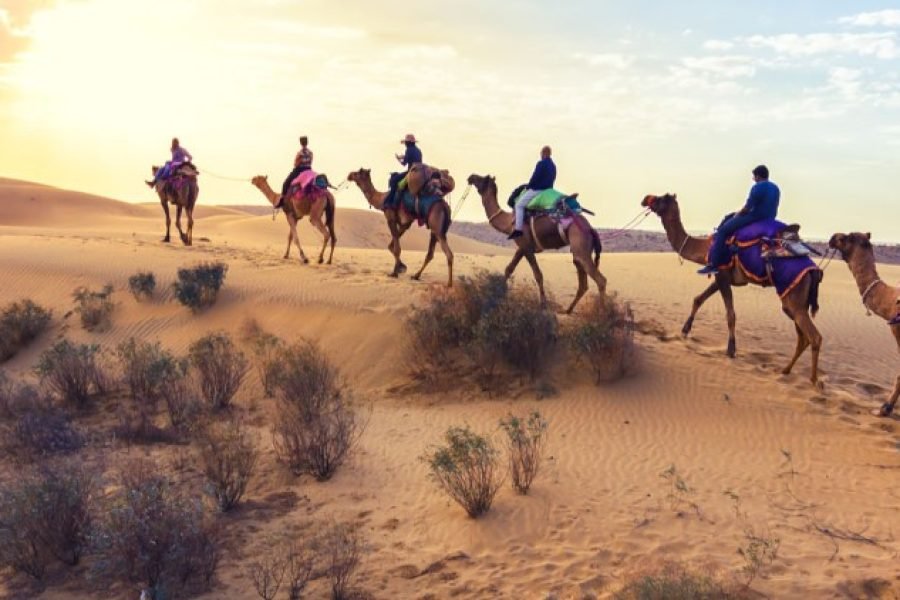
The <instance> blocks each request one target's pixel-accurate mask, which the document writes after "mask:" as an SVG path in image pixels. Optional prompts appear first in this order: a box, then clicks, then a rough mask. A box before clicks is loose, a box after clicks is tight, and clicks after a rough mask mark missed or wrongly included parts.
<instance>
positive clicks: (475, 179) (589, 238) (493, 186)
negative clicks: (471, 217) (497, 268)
mask: <svg viewBox="0 0 900 600" xmlns="http://www.w3.org/2000/svg"><path fill="white" fill-rule="evenodd" d="M468 182H469V185H473V186H475V189H476V190H477V191H478V194H479V195H480V196H481V203H482V205H484V211H485V213H486V214H487V217H488V222H489V223H490V224H491V225H492V226H493V227H494V229H496V230H497V231H499V232H501V233H507V234H508V233H510V232H511V231H512V230H513V226H514V225H515V215H514V214H513V213H511V212H506V211H505V210H503V209H502V208H500V203H499V202H498V201H497V182H496V180H495V178H493V177H491V176H490V175H487V176H484V177H482V176H481V175H474V174H473V175H469V179H468ZM529 225H530V226H529ZM522 233H523V235H522V237H520V238H516V246H517V247H516V254H515V255H514V256H513V259H512V260H511V261H510V263H509V265H507V267H506V271H505V275H506V278H507V279H509V278H510V277H512V274H513V271H515V270H516V267H517V266H518V264H519V261H521V260H522V258H523V257H524V258H525V260H527V261H528V264H529V265H531V270H532V272H533V273H534V280H535V281H536V282H537V285H538V290H540V293H541V304H544V305H546V303H547V296H546V295H545V293H544V275H543V273H541V268H540V267H539V266H538V263H537V258H535V256H534V255H535V254H536V253H538V252H542V251H544V250H546V249H551V250H555V249H557V248H565V247H566V246H569V250H570V251H571V252H572V262H573V263H575V269H576V270H577V271H578V291H577V292H575V299H574V300H572V304H570V305H569V308H568V309H566V313H571V312H572V311H573V310H574V309H575V305H576V304H578V301H579V300H581V297H582V296H584V294H585V292H587V289H588V282H587V278H588V276H590V278H591V279H593V280H594V282H595V283H596V284H597V290H598V291H599V292H600V295H601V296H602V295H604V294H606V277H604V276H603V274H602V273H600V271H599V269H598V268H597V267H598V266H599V264H600V251H601V250H602V246H601V244H600V237H599V236H598V235H597V232H596V231H595V230H594V228H593V227H591V224H590V223H588V220H587V219H586V218H584V216H583V215H581V214H579V215H575V217H574V223H573V224H572V226H570V227H569V229H568V230H567V231H565V232H562V231H560V228H559V226H558V224H557V223H556V221H554V220H553V219H551V218H550V217H548V216H546V215H542V216H539V217H537V218H534V219H531V220H530V224H526V227H525V230H524V231H523V232H522ZM592 255H593V256H592Z"/></svg>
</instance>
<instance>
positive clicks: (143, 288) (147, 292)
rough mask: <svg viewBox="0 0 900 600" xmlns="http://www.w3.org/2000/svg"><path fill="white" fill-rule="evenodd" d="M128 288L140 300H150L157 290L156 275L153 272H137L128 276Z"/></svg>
mask: <svg viewBox="0 0 900 600" xmlns="http://www.w3.org/2000/svg"><path fill="white" fill-rule="evenodd" d="M128 289H129V290H130V291H131V294H132V295H133V296H134V299H135V300H137V301H138V302H140V301H141V300H149V299H150V298H152V297H153V292H154V291H155V290H156V275H154V274H153V273H151V272H146V273H144V272H141V273H135V274H134V275H132V276H131V277H129V278H128Z"/></svg>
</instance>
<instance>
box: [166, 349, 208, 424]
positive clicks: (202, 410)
mask: <svg viewBox="0 0 900 600" xmlns="http://www.w3.org/2000/svg"><path fill="white" fill-rule="evenodd" d="M162 395H163V401H164V402H165V405H166V413H167V414H168V415H169V424H170V425H171V427H172V429H173V430H174V431H175V432H176V433H178V434H180V435H183V436H188V435H190V434H193V433H195V432H197V431H200V430H201V429H202V428H203V427H204V423H205V421H206V419H207V416H208V415H207V411H206V407H205V406H204V405H203V403H202V402H201V401H200V400H199V399H198V398H197V393H196V391H195V390H194V386H193V385H192V384H191V380H190V378H189V377H187V372H186V364H184V363H182V364H181V365H180V366H179V370H178V372H177V373H176V375H175V377H173V378H172V379H169V380H168V381H167V382H166V383H165V385H164V386H163V390H162Z"/></svg>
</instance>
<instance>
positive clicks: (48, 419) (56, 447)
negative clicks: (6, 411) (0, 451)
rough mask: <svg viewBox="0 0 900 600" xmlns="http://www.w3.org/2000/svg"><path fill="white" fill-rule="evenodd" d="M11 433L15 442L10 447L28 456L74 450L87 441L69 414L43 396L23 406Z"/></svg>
mask: <svg viewBox="0 0 900 600" xmlns="http://www.w3.org/2000/svg"><path fill="white" fill-rule="evenodd" d="M9 437H10V438H11V442H12V445H13V446H14V447H13V448H10V451H12V452H15V453H21V455H22V456H23V457H24V458H25V459H26V460H35V459H38V458H43V457H46V456H50V455H53V454H68V453H71V452H75V451H77V450H79V449H81V448H82V447H83V446H84V443H85V442H84V436H83V435H82V434H81V433H80V432H79V431H78V430H77V429H76V428H75V426H74V425H73V424H72V420H71V419H70V418H69V415H67V414H66V412H65V411H63V410H62V409H60V408H57V407H55V406H53V405H52V404H51V403H49V402H46V401H44V400H41V399H36V400H35V402H34V403H33V404H32V405H31V406H30V407H28V408H27V409H24V410H22V412H21V414H20V415H19V416H18V417H17V418H16V420H15V422H14V424H13V427H12V434H11V435H10V436H9Z"/></svg>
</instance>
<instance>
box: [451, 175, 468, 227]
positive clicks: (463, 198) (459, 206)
mask: <svg viewBox="0 0 900 600" xmlns="http://www.w3.org/2000/svg"><path fill="white" fill-rule="evenodd" d="M471 191H472V184H471V183H470V184H469V185H467V186H466V189H465V191H464V192H463V194H462V196H460V198H459V202H457V203H456V208H455V209H453V213H452V215H453V216H452V217H451V219H452V220H454V221H455V220H456V215H458V214H459V211H460V210H462V207H463V204H464V203H465V202H466V198H467V197H468V196H469V192H471Z"/></svg>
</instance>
